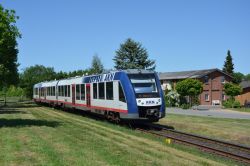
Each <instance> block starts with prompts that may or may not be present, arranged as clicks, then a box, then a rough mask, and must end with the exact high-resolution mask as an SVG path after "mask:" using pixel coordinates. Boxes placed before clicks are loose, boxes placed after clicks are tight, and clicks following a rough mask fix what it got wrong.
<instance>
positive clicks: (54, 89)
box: [53, 86, 56, 96]
mask: <svg viewBox="0 0 250 166" xmlns="http://www.w3.org/2000/svg"><path fill="white" fill-rule="evenodd" d="M55 91H56V88H55V87H54V86H53V96H55V94H56V93H55Z"/></svg>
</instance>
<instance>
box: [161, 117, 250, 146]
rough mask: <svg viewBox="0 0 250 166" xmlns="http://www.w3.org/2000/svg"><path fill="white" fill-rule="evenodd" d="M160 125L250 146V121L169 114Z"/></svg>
mask: <svg viewBox="0 0 250 166" xmlns="http://www.w3.org/2000/svg"><path fill="white" fill-rule="evenodd" d="M159 123H160V124H164V125H168V126H173V127H174V128H175V129H176V130H180V131H184V132H189V133H193V134H199V135H203V136H208V137H211V138H217V139H221V140H225V141H230V142H234V143H237V144H245V145H250V120H245V119H228V118H227V119H226V118H211V117H198V116H188V115H177V114H168V115H167V116H166V117H165V118H164V119H161V120H160V122H159Z"/></svg>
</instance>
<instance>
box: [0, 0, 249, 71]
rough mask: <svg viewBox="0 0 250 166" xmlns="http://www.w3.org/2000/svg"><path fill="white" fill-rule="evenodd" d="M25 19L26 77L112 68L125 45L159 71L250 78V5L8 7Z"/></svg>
mask: <svg viewBox="0 0 250 166" xmlns="http://www.w3.org/2000/svg"><path fill="white" fill-rule="evenodd" d="M0 3H1V4H2V5H3V6H4V7H5V8H8V9H14V10H16V13H17V15H18V16H20V19H19V20H18V23H17V26H18V27H19V29H20V31H21V33H22V36H23V37H22V39H20V40H19V46H18V48H19V56H18V61H19V63H20V67H19V69H20V70H21V69H23V68H25V67H29V66H31V65H35V64H42V65H45V66H50V67H54V68H55V70H56V71H60V70H63V71H72V70H77V69H85V68H87V67H90V64H91V60H92V56H93V55H94V54H98V55H99V57H100V58H101V60H102V62H103V64H104V66H105V68H112V67H113V66H114V63H113V60H112V58H113V57H114V55H115V51H116V50H117V49H118V48H119V45H120V43H122V42H124V41H125V39H127V38H129V37H130V38H132V39H134V40H136V41H139V42H141V43H142V45H143V46H144V47H145V48H146V49H147V50H148V53H149V57H150V58H151V59H155V60H156V65H157V68H156V70H157V71H162V72H163V71H182V70H196V69H207V68H222V66H223V63H224V60H225V56H226V53H227V50H228V49H230V50H231V54H232V56H233V58H234V60H233V61H234V64H235V71H240V72H242V73H244V74H246V73H250V65H249V64H250V1H249V0H188V1H187V0H171V1H170V0H161V1H160V0H123V1H122V0H106V1H104V0H89V1H84V0H72V1H70V0H39V1H34V0H22V1H20V0H1V2H0Z"/></svg>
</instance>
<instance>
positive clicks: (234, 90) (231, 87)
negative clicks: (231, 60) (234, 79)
mask: <svg viewBox="0 0 250 166" xmlns="http://www.w3.org/2000/svg"><path fill="white" fill-rule="evenodd" d="M224 91H225V94H226V95H227V96H230V98H231V99H233V100H234V97H235V96H237V95H240V94H241V92H242V88H241V86H240V85H236V84H234V83H225V85H224Z"/></svg>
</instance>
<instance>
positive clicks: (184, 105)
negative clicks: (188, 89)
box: [180, 104, 190, 109]
mask: <svg viewBox="0 0 250 166" xmlns="http://www.w3.org/2000/svg"><path fill="white" fill-rule="evenodd" d="M180 107H181V108H182V109H189V108H190V104H182V105H181V106H180Z"/></svg>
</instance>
